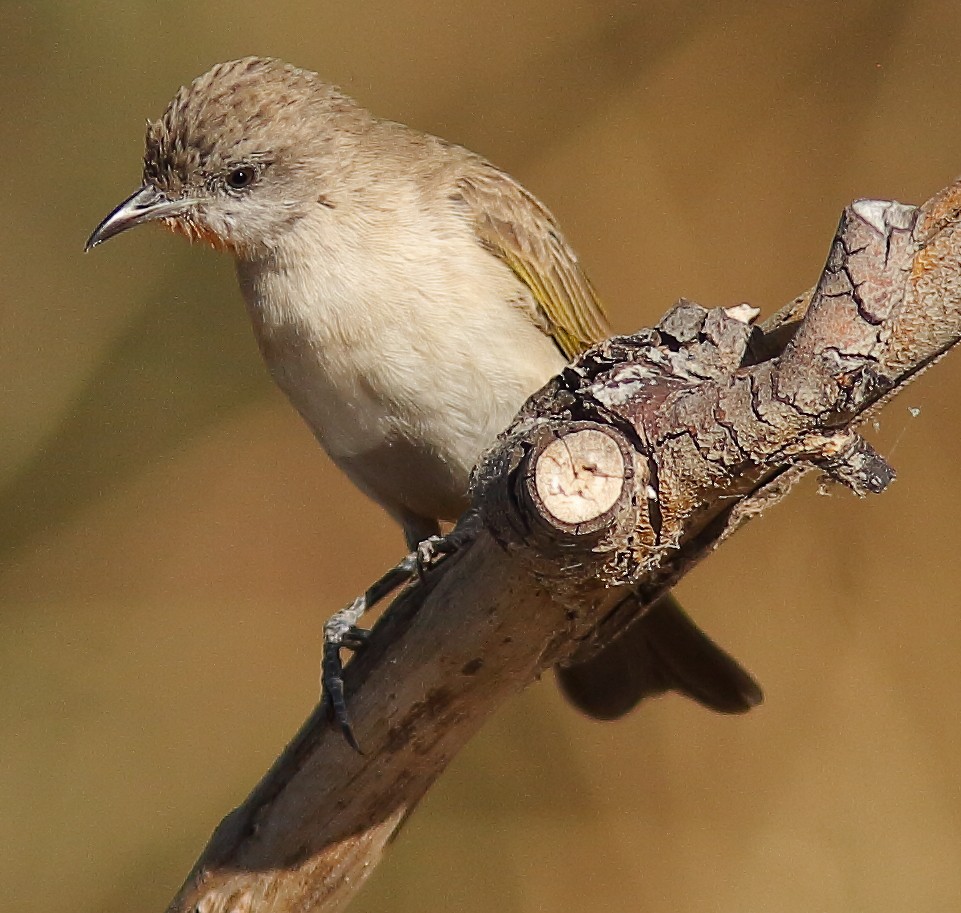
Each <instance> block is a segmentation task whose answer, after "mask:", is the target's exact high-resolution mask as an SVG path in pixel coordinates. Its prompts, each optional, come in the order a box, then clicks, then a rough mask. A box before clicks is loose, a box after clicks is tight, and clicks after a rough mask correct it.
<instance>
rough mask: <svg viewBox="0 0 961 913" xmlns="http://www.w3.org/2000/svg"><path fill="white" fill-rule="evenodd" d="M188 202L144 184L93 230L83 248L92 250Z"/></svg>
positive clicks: (162, 216) (168, 213)
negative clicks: (129, 229)
mask: <svg viewBox="0 0 961 913" xmlns="http://www.w3.org/2000/svg"><path fill="white" fill-rule="evenodd" d="M189 205H190V201H189V200H171V199H169V198H168V197H166V196H165V195H164V194H163V193H161V192H160V191H159V190H157V188H156V187H154V186H152V185H151V184H144V185H143V187H141V188H140V189H139V190H137V191H136V192H135V193H133V194H131V195H130V196H129V197H127V199H126V200H124V201H123V202H122V203H121V204H120V205H119V206H118V207H117V208H116V209H115V210H114V211H113V212H111V213H110V215H108V216H107V218H105V219H104V220H103V221H102V222H101V223H100V224H99V225H98V226H97V227H96V228H95V229H94V231H93V234H92V235H91V236H90V237H89V238H87V243H86V244H85V245H84V248H83V249H84V250H85V251H87V250H92V249H93V248H94V247H96V246H97V245H98V244H100V243H101V242H103V241H107V240H109V239H110V238H112V237H113V236H114V235H119V234H120V232H122V231H126V230H127V229H128V228H133V227H134V226H135V225H140V224H141V223H143V222H154V221H156V220H157V219H163V218H166V217H167V216H172V215H174V214H175V213H177V212H180V211H181V210H183V209H185V208H186V207H187V206H189Z"/></svg>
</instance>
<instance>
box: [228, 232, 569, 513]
mask: <svg viewBox="0 0 961 913" xmlns="http://www.w3.org/2000/svg"><path fill="white" fill-rule="evenodd" d="M471 242H472V243H471V244H470V245H469V246H468V245H465V246H464V249H463V250H460V251H457V252H456V256H451V257H444V258H443V259H442V261H441V260H438V259H437V258H431V257H425V258H424V259H422V260H420V261H419V262H410V257H409V256H408V257H407V258H406V260H405V262H404V263H397V262H394V261H391V260H390V259H389V258H387V259H381V258H374V257H371V256H369V255H365V254H366V253H367V252H359V254H358V258H357V260H356V262H350V260H349V257H348V260H347V261H346V262H345V259H344V256H343V255H342V256H341V257H340V260H339V263H337V264H333V263H330V262H327V261H325V262H323V263H321V262H318V261H317V260H316V259H315V261H314V262H313V263H312V264H311V267H312V268H311V269H310V270H302V271H299V272H297V273H292V272H291V271H289V270H284V271H279V270H266V269H259V270H256V271H254V270H251V269H245V268H244V267H243V266H241V267H240V269H239V273H240V279H241V286H242V288H243V290H244V294H245V298H246V299H247V303H248V307H249V309H250V312H251V317H252V318H253V321H254V326H255V330H256V333H257V337H258V341H259V342H260V346H261V351H262V352H263V354H264V358H265V359H266V361H267V363H268V366H269V368H270V371H271V374H272V375H273V377H274V379H275V380H276V381H277V383H278V384H279V385H280V387H281V388H282V389H283V390H284V391H285V393H286V394H287V395H288V396H289V397H290V399H291V401H292V403H293V404H294V406H295V407H296V408H297V410H298V411H299V412H300V413H301V415H302V416H303V417H304V419H305V420H306V421H307V423H308V424H309V425H310V427H311V429H312V430H313V432H314V434H315V435H316V436H317V438H318V440H319V441H320V442H321V444H322V445H323V446H324V448H325V449H326V450H327V452H328V453H329V454H330V455H331V457H332V458H333V459H334V460H335V462H337V463H338V464H339V465H341V466H342V468H344V469H345V470H346V471H347V472H348V474H349V475H350V476H351V477H352V478H353V479H354V481H355V482H356V483H357V484H358V485H359V486H360V487H361V488H363V489H364V490H366V491H367V492H368V494H370V495H372V496H373V497H374V498H375V499H376V500H378V501H379V502H380V503H382V504H383V505H384V506H385V507H387V508H388V509H389V510H391V511H392V512H393V513H394V514H395V515H400V514H403V513H405V512H406V513H409V514H413V515H416V516H420V517H430V518H442V519H454V518H455V517H456V516H457V514H458V513H459V512H460V511H461V510H462V509H463V507H464V499H465V496H466V490H467V480H468V474H469V472H470V470H471V468H472V467H473V466H474V464H475V462H476V461H477V459H478V457H479V456H480V454H481V453H482V452H483V451H484V449H485V448H486V447H487V446H489V445H490V444H491V443H492V442H493V439H494V437H495V436H496V435H497V433H498V432H500V431H501V430H503V429H504V428H505V427H506V426H507V425H508V424H509V423H510V420H511V418H513V416H514V414H515V413H516V412H517V410H518V408H519V407H520V406H521V404H522V403H523V402H524V400H525V399H526V398H527V397H528V396H529V395H530V394H531V393H533V392H534V391H535V390H537V389H538V388H539V387H540V386H541V385H543V383H545V382H546V381H547V379H548V378H550V377H551V376H553V375H554V374H555V373H556V372H557V371H559V370H560V369H561V367H562V366H563V364H564V358H563V356H562V355H561V353H560V352H559V351H558V349H557V348H556V346H555V345H554V343H553V341H552V340H551V339H550V338H549V337H548V336H546V335H544V334H543V333H542V332H541V331H540V330H539V329H538V328H537V327H535V326H534V325H533V324H532V323H531V322H530V320H529V319H528V317H527V316H526V315H525V314H524V313H523V311H522V310H521V309H519V308H517V307H515V306H512V305H509V304H508V303H507V302H508V301H510V300H511V298H512V297H516V296H517V295H518V294H519V293H520V292H521V290H522V286H521V285H520V283H519V282H518V281H517V280H516V279H515V278H514V276H513V274H511V273H510V271H509V270H507V269H506V267H503V266H502V264H500V262H499V261H497V260H495V259H494V258H493V257H492V256H491V255H490V254H488V253H487V252H486V251H484V250H483V249H481V248H480V247H479V246H478V245H476V244H475V243H473V239H471ZM428 252H429V251H428ZM341 253H342V252H341ZM406 253H408V254H409V253H410V251H409V250H407V251H406ZM479 277H480V278H479Z"/></svg>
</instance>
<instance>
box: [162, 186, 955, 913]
mask: <svg viewBox="0 0 961 913" xmlns="http://www.w3.org/2000/svg"><path fill="white" fill-rule="evenodd" d="M959 213H961V184H955V185H953V186H951V187H949V188H947V189H946V190H944V191H943V192H942V193H940V194H939V195H937V196H936V197H934V198H933V199H932V200H930V201H929V202H928V203H926V204H925V205H924V206H922V207H920V208H914V207H910V206H904V205H902V204H899V203H892V202H885V201H874V200H861V201H858V202H856V203H854V204H852V205H851V206H849V207H848V208H847V209H846V210H845V212H844V214H843V216H842V218H841V222H840V226H839V228H838V232H837V235H836V237H835V239H834V242H833V244H832V246H831V251H830V254H829V256H828V260H827V265H826V266H825V269H824V272H823V274H822V276H821V278H820V281H819V282H818V285H817V286H816V287H815V289H813V290H812V291H811V292H808V293H806V294H804V295H801V296H799V297H798V298H797V299H795V300H794V301H793V302H791V303H790V304H789V305H787V306H786V307H785V308H782V309H781V311H779V312H778V313H777V314H775V315H774V316H773V317H771V318H770V319H769V320H768V321H766V323H765V324H763V327H760V328H759V327H756V326H754V325H753V318H754V316H755V312H754V311H753V309H752V308H749V307H748V306H746V305H741V306H738V307H737V308H729V309H726V310H725V309H713V310H708V309H704V308H701V307H700V306H698V305H696V304H694V303H692V302H687V301H681V302H679V303H678V305H676V306H675V307H674V308H673V309H672V310H671V311H670V312H669V313H668V314H667V315H666V316H665V317H664V318H663V319H662V320H661V322H660V323H659V324H658V326H657V327H656V328H654V329H650V330H643V331H641V332H639V333H637V334H635V335H633V336H629V337H615V338H613V339H610V340H608V341H606V342H604V343H603V344H601V345H599V346H597V347H596V348H594V349H592V350H591V351H590V352H588V353H586V354H585V355H584V356H583V357H582V358H580V359H579V360H578V361H577V362H576V363H575V364H573V365H572V366H570V367H569V368H567V369H566V370H565V371H564V372H563V373H562V374H561V375H559V376H558V377H557V378H555V379H554V380H553V381H552V382H551V383H549V384H548V385H547V386H546V387H545V388H544V389H543V390H542V391H540V392H539V393H538V394H536V395H535V396H534V397H532V398H531V400H530V401H529V402H528V403H527V404H526V405H525V406H524V408H523V409H522V410H521V412H520V414H519V415H518V417H517V419H516V421H515V422H514V424H513V425H512V427H511V428H510V429H508V430H507V431H506V432H505V433H504V434H503V435H502V436H501V437H500V439H499V441H498V443H497V445H496V446H495V447H494V448H493V449H492V450H491V451H490V452H489V453H488V454H487V456H486V458H485V460H484V461H483V462H482V464H481V465H480V467H479V468H478V469H477V471H476V472H475V479H474V504H475V508H476V511H475V512H474V513H472V514H470V515H469V517H468V518H467V519H465V520H464V521H462V522H463V523H465V524H468V525H469V526H470V527H471V532H472V533H473V539H472V541H471V542H470V544H469V545H467V546H466V547H464V548H463V549H462V550H460V551H459V552H458V553H457V554H455V555H454V556H453V557H451V558H448V559H446V560H444V561H443V563H441V564H440V565H439V566H438V567H436V568H434V569H433V570H431V571H430V572H429V573H428V574H427V576H426V579H425V580H424V581H423V582H422V583H420V584H418V585H415V586H411V587H410V588H408V589H407V590H406V591H405V592H404V593H402V594H401V596H400V597H398V599H396V600H395V602H394V603H393V605H392V606H391V607H390V609H389V611H388V612H387V613H386V614H385V616H384V618H383V619H382V621H381V622H380V623H379V624H378V625H377V626H376V628H375V630H374V632H373V634H372V637H371V641H370V645H369V646H368V648H367V649H366V650H365V651H364V652H363V653H362V654H360V655H359V656H358V657H357V658H356V659H355V660H354V661H353V662H351V663H350V665H349V667H348V669H347V675H346V693H347V698H348V701H349V705H350V707H351V713H352V716H353V721H354V726H355V730H356V733H357V735H358V738H359V739H360V742H361V745H362V746H363V748H364V750H365V754H363V755H358V754H356V753H354V752H353V751H352V750H351V749H350V748H349V747H348V746H347V745H346V744H345V742H344V740H343V738H342V737H341V735H340V733H339V732H338V731H336V730H335V729H334V728H332V727H331V726H330V725H329V723H328V721H327V719H326V717H325V715H324V713H323V712H322V711H321V710H320V709H319V708H318V709H317V710H315V712H314V713H313V714H312V715H311V716H310V717H309V718H308V719H307V721H306V722H305V723H304V725H303V727H302V728H301V730H300V732H299V733H297V734H296V735H295V736H294V738H293V740H292V741H291V743H290V744H289V745H288V747H287V748H286V750H285V751H284V752H283V754H282V755H281V756H280V758H279V759H278V760H277V761H276V763H275V764H274V766H273V767H272V768H271V770H270V771H268V773H267V774H266V775H265V777H264V779H263V780H262V781H261V783H260V784H259V785H258V786H257V787H256V788H255V789H254V791H253V792H252V793H251V795H250V796H249V798H248V799H247V800H246V801H245V802H244V804H243V805H242V806H240V807H239V808H238V809H236V810H235V811H233V812H232V813H231V814H229V815H228V816H227V817H226V818H225V819H224V821H223V822H222V823H221V824H220V826H219V827H218V828H217V830H216V831H215V833H214V834H213V836H212V838H211V840H210V843H209V844H208V846H207V848H206V849H205V850H204V852H203V854H202V855H201V857H200V859H199V860H198V862H197V863H196V865H195V867H194V869H193V871H192V872H191V873H190V875H189V876H188V878H187V880H186V882H185V883H184V885H183V887H182V888H181V891H180V893H179V894H178V895H177V897H176V898H175V899H174V900H173V901H172V903H171V905H170V907H169V910H170V911H171V913H174V911H176V913H180V911H183V913H193V911H196V913H245V911H266V910H271V911H277V913H288V911H294V910H297V911H307V910H318V911H319V910H323V911H329V910H337V909H341V908H342V907H343V906H344V905H345V904H346V902H347V901H348V900H349V899H350V898H351V897H352V896H353V895H354V893H355V892H356V890H357V889H358V888H359V886H360V884H361V883H362V882H363V880H364V878H365V877H366V875H367V874H369V872H370V871H371V870H372V868H373V866H374V865H375V864H376V863H377V862H378V860H379V859H380V857H381V855H382V853H383V850H384V846H385V844H386V843H387V841H388V840H389V838H390V837H391V835H392V834H393V832H394V831H395V830H396V828H397V827H398V825H399V824H400V822H401V821H402V820H403V819H404V817H405V816H406V815H407V814H409V813H410V811H411V810H412V809H413V808H414V806H415V805H416V803H417V802H418V800H419V799H420V798H421V797H422V795H423V794H424V793H425V792H426V790H427V789H428V788H429V787H430V785H431V784H432V783H433V781H434V780H435V779H436V778H437V776H438V775H439V774H440V773H441V771H442V770H443V769H444V767H445V766H446V765H447V763H448V762H449V761H450V760H451V758H452V757H453V756H454V755H455V754H456V752H457V751H458V750H459V749H460V747H461V746H462V745H463V744H464V743H465V742H466V741H467V740H468V739H469V738H470V737H471V736H472V735H473V733H474V732H475V731H476V730H477V729H478V728H479V727H480V725H481V724H482V722H483V721H484V720H485V719H486V718H487V717H488V716H489V715H490V714H491V713H492V712H493V711H494V710H496V708H497V707H498V706H500V704H501V703H502V702H503V701H505V700H506V699H507V698H508V697H510V696H511V695H512V694H514V693H516V692H517V691H519V690H520V689H522V688H523V687H525V686H526V685H527V684H529V683H530V682H531V681H532V680H534V679H535V678H536V677H537V676H538V675H540V674H541V673H542V672H543V671H544V670H545V669H549V668H550V667H551V666H552V665H553V664H555V663H558V662H561V663H563V662H564V661H570V660H571V659H576V660H583V659H585V658H587V657H589V656H590V655H591V654H592V653H593V652H594V651H595V650H596V649H597V647H598V645H600V644H603V643H604V642H606V641H607V640H609V639H610V638H611V637H613V636H616V634H617V633H618V632H619V631H620V630H622V629H623V628H624V627H625V626H626V625H627V624H629V623H630V622H631V621H632V619H633V618H634V617H635V615H636V612H637V611H639V605H640V604H648V603H650V602H651V601H653V600H654V599H655V598H656V597H657V596H658V595H659V594H661V593H663V592H664V591H665V589H667V588H669V587H670V586H671V585H672V584H673V583H675V582H676V581H677V580H678V579H679V578H680V577H681V576H683V574H684V573H685V572H686V571H687V570H689V569H690V568H691V567H692V566H693V565H694V564H695V563H697V562H698V561H700V560H701V559H702V558H704V557H705V556H706V555H708V554H710V553H711V552H712V551H714V549H716V548H717V547H718V545H719V544H720V543H721V542H723V541H724V540H725V539H726V538H727V537H728V536H729V535H730V534H731V533H732V532H734V531H735V530H736V529H737V528H738V527H739V526H740V525H742V524H743V523H744V522H746V521H747V520H749V519H750V518H752V517H753V516H756V515H757V514H759V513H760V512H762V511H763V510H765V509H767V508H768V507H770V506H771V505H772V504H774V503H775V502H777V501H778V500H780V499H781V498H782V497H784V496H785V495H786V494H787V492H788V491H789V490H790V488H791V487H792V486H793V484H794V483H795V482H796V481H797V480H798V479H799V478H800V477H801V476H803V475H804V474H805V473H808V472H811V471H820V472H821V473H822V474H823V476H824V477H825V479H827V480H832V481H834V482H836V483H839V484H842V485H845V486H846V487H848V488H850V489H851V490H852V491H854V492H855V493H857V494H858V495H865V494H868V493H872V492H880V491H883V490H884V488H885V487H886V486H887V485H888V484H889V483H890V482H891V480H892V479H893V478H894V473H893V470H892V469H891V468H890V467H889V466H888V465H887V463H886V462H885V461H884V459H883V458H882V457H881V456H880V455H879V454H878V453H876V452H875V450H874V449H873V448H872V447H871V445H870V444H869V443H868V442H867V441H865V440H864V439H863V438H862V437H861V436H860V435H859V434H858V431H857V429H858V426H859V425H860V424H861V423H863V422H864V421H865V420H866V419H867V418H868V417H869V416H870V415H871V414H872V413H873V412H874V411H876V410H877V409H878V408H879V407H880V406H881V405H882V404H883V403H884V402H885V401H886V400H887V399H889V398H890V397H891V396H892V395H894V393H896V392H897V391H899V390H900V389H902V388H903V387H904V386H905V385H906V384H907V383H909V382H910V381H911V380H912V379H913V378H914V377H916V376H917V375H918V374H919V373H921V372H922V371H924V370H926V369H927V368H928V367H930V366H931V365H932V364H933V363H934V362H935V361H937V360H938V358H940V357H941V356H942V355H944V353H945V352H947V351H948V350H949V349H950V348H951V347H952V346H954V345H955V344H957V342H958V341H959V339H961V226H959ZM626 588H631V590H632V591H634V592H638V593H639V594H640V595H641V601H640V603H639V602H638V600H624V594H625V592H626Z"/></svg>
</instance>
